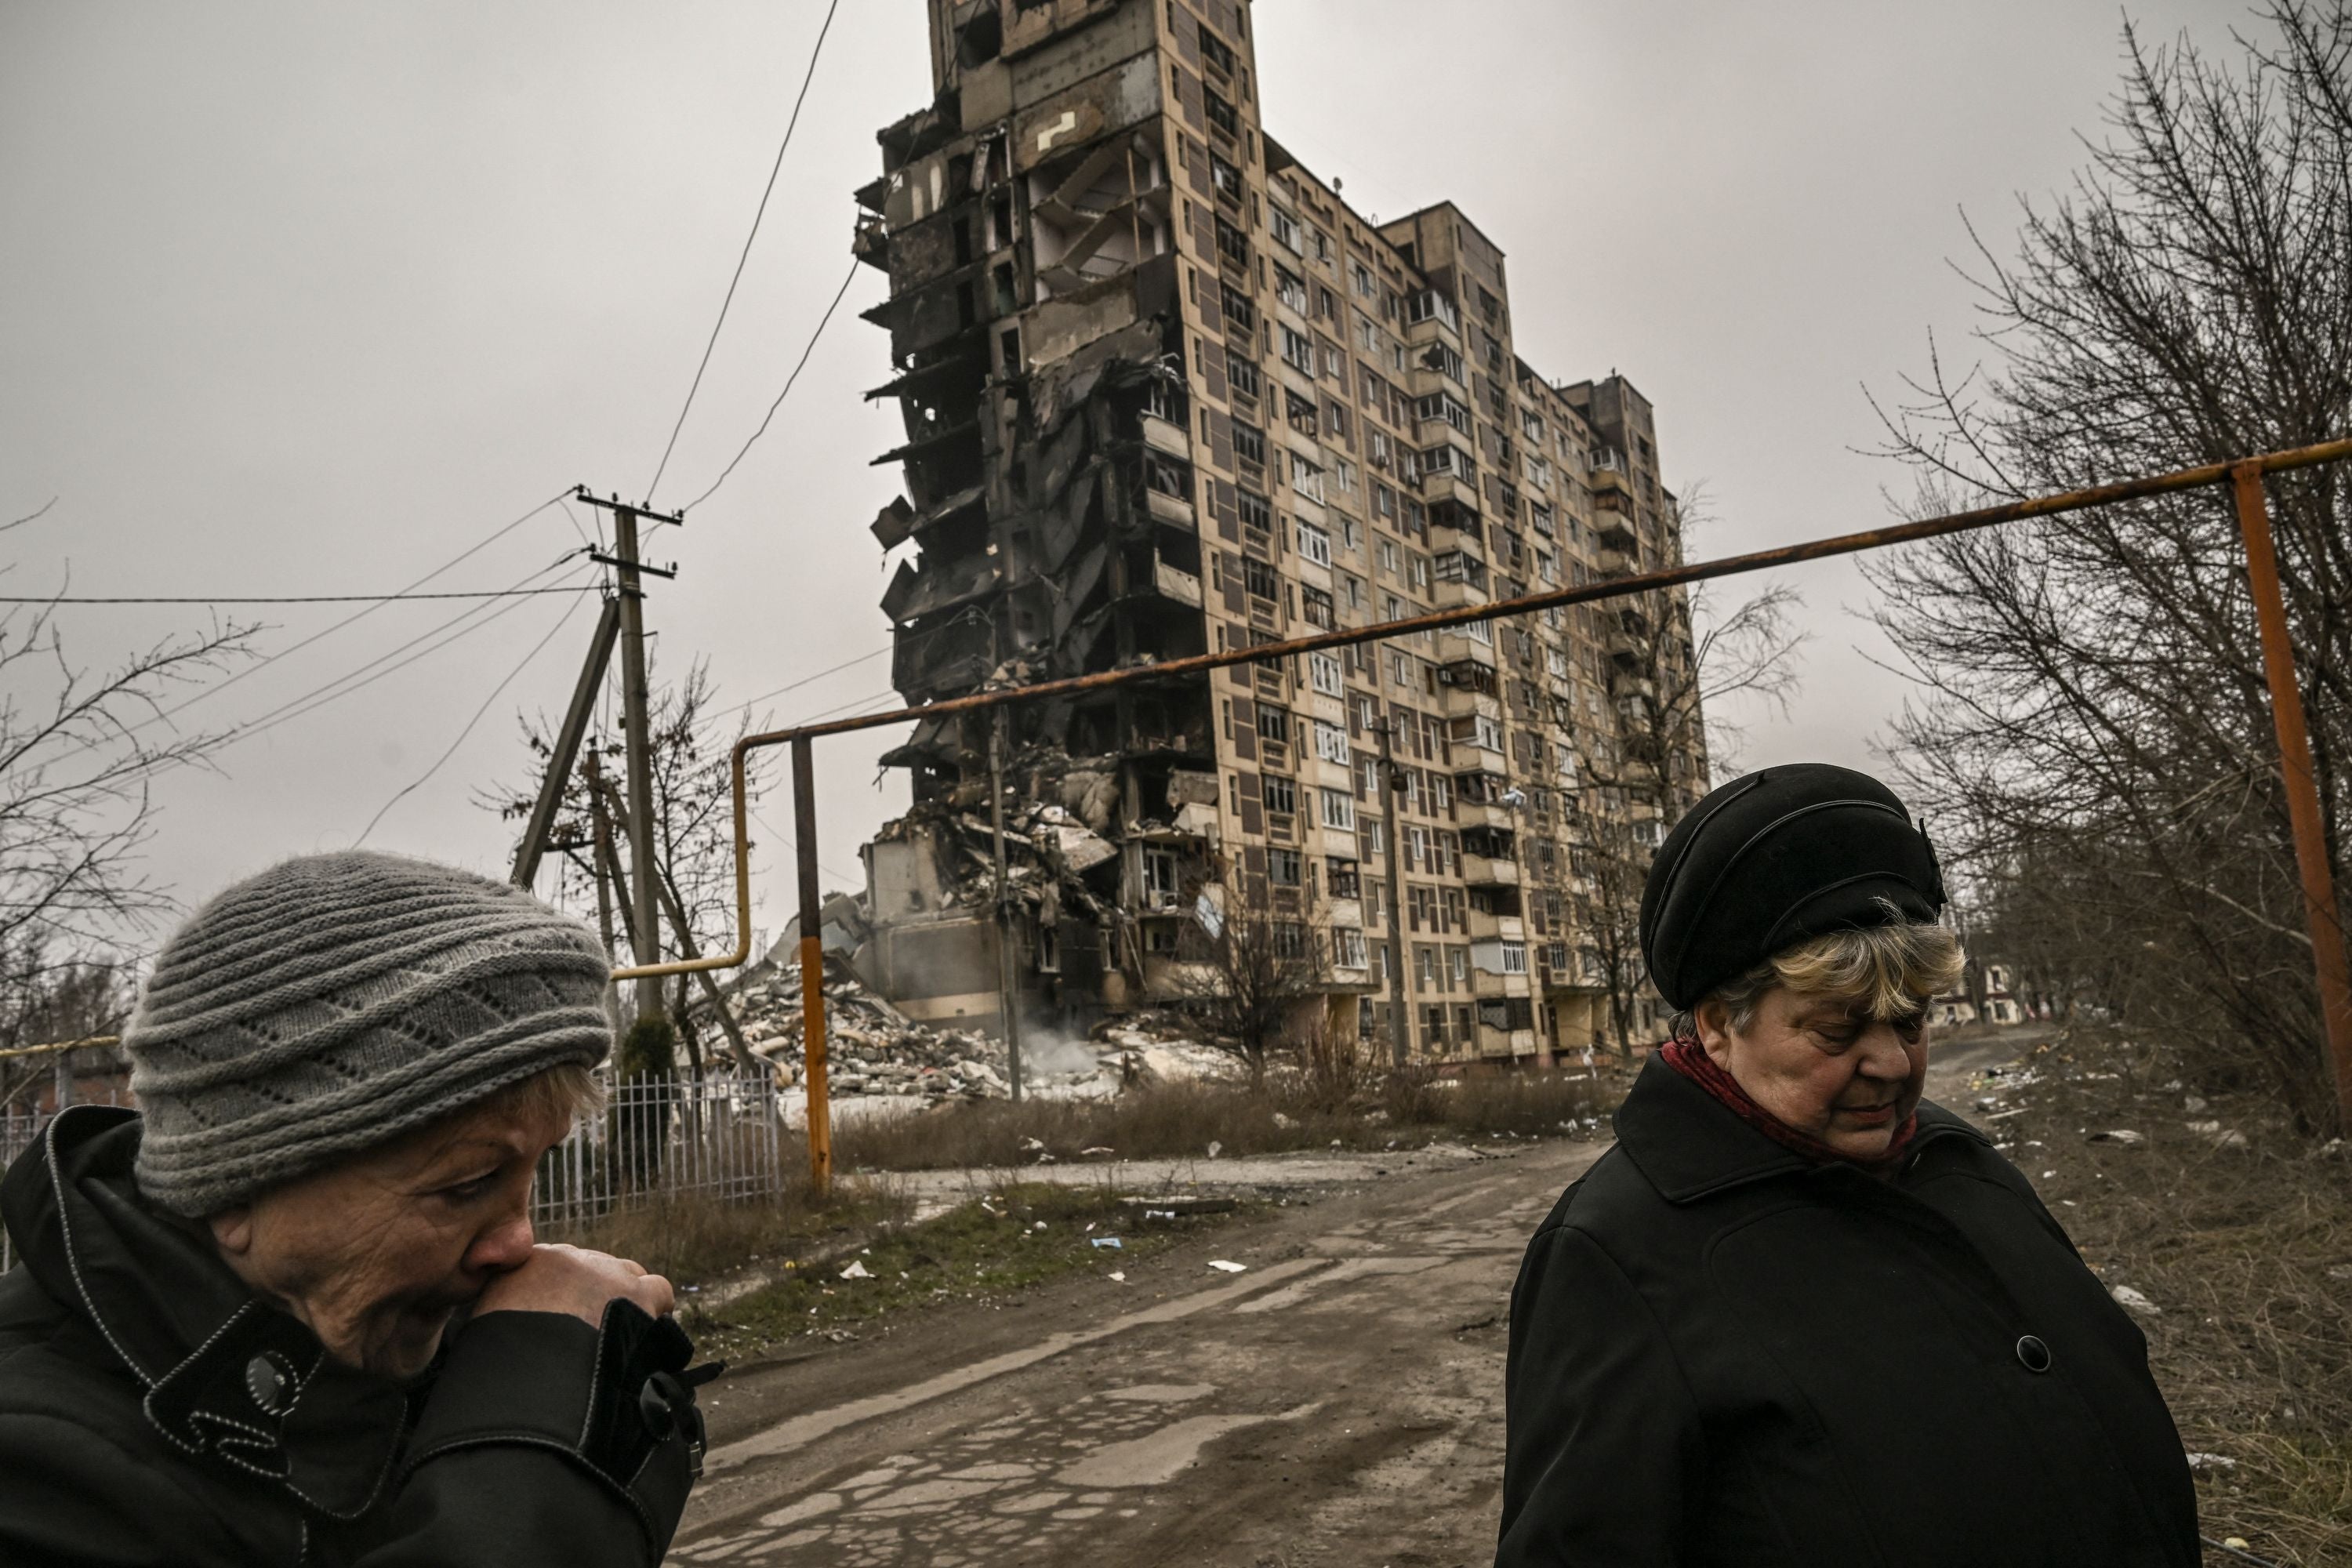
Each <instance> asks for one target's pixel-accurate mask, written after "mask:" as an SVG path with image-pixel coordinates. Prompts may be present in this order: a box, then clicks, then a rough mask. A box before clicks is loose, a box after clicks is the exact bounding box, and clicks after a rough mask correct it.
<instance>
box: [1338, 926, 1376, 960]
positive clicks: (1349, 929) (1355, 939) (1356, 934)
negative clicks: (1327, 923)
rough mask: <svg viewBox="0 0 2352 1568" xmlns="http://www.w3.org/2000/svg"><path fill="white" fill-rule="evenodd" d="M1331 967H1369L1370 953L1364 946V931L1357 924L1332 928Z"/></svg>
mask: <svg viewBox="0 0 2352 1568" xmlns="http://www.w3.org/2000/svg"><path fill="white" fill-rule="evenodd" d="M1331 967H1332V968H1334V969H1368V968H1370V962H1369V954H1368V953H1367V952H1366V951H1365V948H1364V933H1363V932H1362V931H1360V930H1359V929H1358V928H1357V927H1355V926H1333V927H1332V928H1331Z"/></svg>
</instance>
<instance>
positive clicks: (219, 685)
mask: <svg viewBox="0 0 2352 1568" xmlns="http://www.w3.org/2000/svg"><path fill="white" fill-rule="evenodd" d="M571 493H572V491H571V489H570V488H569V487H566V488H565V489H560V490H558V491H556V492H555V493H554V494H553V495H551V496H550V497H548V498H547V499H546V500H543V501H541V502H540V503H539V504H538V505H537V506H535V507H533V508H531V509H530V510H529V511H527V512H525V513H523V514H522V515H521V516H520V517H519V518H516V519H515V520H514V521H512V522H509V523H508V524H506V525H505V526H504V527H502V528H500V529H499V530H497V531H495V532H493V533H491V534H490V535H489V537H488V538H487V539H484V540H482V541H481V542H478V543H477V544H473V545H469V546H468V547H467V548H466V549H464V550H461V551H459V552H457V554H455V555H452V556H451V557H450V558H449V559H448V560H446V561H444V562H443V563H441V564H440V565H438V566H436V567H435V568H433V570H432V571H430V572H427V573H426V574H425V575H424V576H422V577H419V578H418V579H416V581H415V582H414V583H411V584H408V585H407V586H406V587H404V588H402V589H400V590H399V594H407V593H412V592H414V591H415V590H416V589H418V588H422V587H423V586H425V584H427V583H430V582H431V581H433V579H434V578H436V577H438V576H440V575H441V574H443V573H444V572H446V571H448V570H449V569H450V568H451V567H453V566H456V565H457V564H459V563H462V562H464V561H467V560H468V559H470V558H472V557H473V556H476V555H478V554H480V553H481V552H483V551H485V550H488V548H489V547H490V546H491V545H493V544H496V543H497V542H499V540H501V539H504V538H505V537H506V536H507V535H508V534H509V533H512V532H513V531H515V530H516V529H518V528H520V527H521V526H522V525H523V524H524V523H526V522H529V521H530V520H531V519H532V518H535V517H537V516H538V515H539V514H540V513H541V512H543V511H545V510H548V509H549V508H550V507H552V506H554V505H556V504H558V503H559V502H561V501H562V500H563V498H564V497H566V496H568V495H570V494H571ZM543 575H545V574H544V573H536V572H535V573H533V574H531V576H533V577H537V576H543ZM523 581H524V582H526V583H527V582H529V581H530V578H529V577H527V578H524V579H523ZM517 586H520V584H517ZM399 594H395V595H391V596H390V597H387V598H384V599H379V600H377V601H376V602H375V603H374V604H373V605H368V606H367V607H366V608H365V609H362V610H359V611H356V612H354V613H353V614H352V615H348V616H344V617H343V618H342V619H341V620H340V621H337V622H336V623H335V624H334V625H333V626H329V627H327V628H326V629H325V630H323V631H317V632H312V633H311V634H310V636H309V637H304V638H303V639H302V640H301V641H300V642H298V643H295V644H294V645H292V646H291V647H282V648H279V649H278V651H277V652H276V653H273V654H270V655H268V656H267V657H266V658H258V659H256V660H255V661H254V662H253V663H251V664H248V665H247V666H246V667H245V668H243V669H240V670H238V671H237V672H236V674H235V675H232V676H230V677H228V678H227V679H225V680H219V681H215V682H214V683H213V684H212V685H210V686H207V687H205V689H203V690H202V691H199V692H197V693H196V694H195V695H194V696H193V697H191V698H189V699H188V700H186V701H185V702H177V703H174V704H173V705H172V706H171V707H169V708H166V709H164V710H162V711H161V712H159V713H154V714H152V715H150V716H149V717H147V718H145V719H142V720H141V721H139V722H137V723H136V724H132V725H130V726H128V727H127V728H126V730H125V731H124V732H125V733H136V732H137V731H141V730H144V729H147V728H149V727H150V726H152V725H155V724H160V723H162V722H163V721H164V720H166V719H169V718H171V717H172V716H173V714H175V713H184V712H186V711H187V710H189V709H191V708H193V707H194V706H195V705H196V704H197V703H199V702H202V701H204V700H205V699H206V698H209V697H217V696H219V695H220V694H221V693H222V692H224V691H226V690H227V689H229V688H230V687H232V686H235V685H236V683H237V682H238V681H240V680H243V679H245V678H246V677H247V676H248V675H252V674H255V673H257V671H260V670H263V669H267V668H269V667H270V666H271V665H273V664H276V663H277V662H278V660H279V659H281V658H286V657H287V656H288V655H289V654H296V653H299V652H301V651H302V650H303V649H304V648H306V647H310V645H311V644H312V643H314V642H317V641H318V640H319V639H320V638H321V637H332V636H334V635H335V634H336V633H337V632H339V631H341V630H342V629H343V628H344V627H345V626H350V625H351V624H352V622H354V621H358V620H362V619H364V618H365V617H367V616H372V615H373V614H375V613H376V611H378V610H380V609H382V608H383V606H384V605H386V604H389V603H391V602H392V599H394V598H397V597H398V596H399ZM471 613H472V612H471V611H468V612H467V614H471ZM84 749H87V748H84Z"/></svg>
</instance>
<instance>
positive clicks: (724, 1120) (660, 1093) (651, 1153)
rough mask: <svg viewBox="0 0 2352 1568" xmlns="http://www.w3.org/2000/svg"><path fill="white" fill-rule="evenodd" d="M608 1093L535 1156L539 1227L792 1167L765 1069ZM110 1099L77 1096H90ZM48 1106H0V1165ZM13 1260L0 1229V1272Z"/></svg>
mask: <svg viewBox="0 0 2352 1568" xmlns="http://www.w3.org/2000/svg"><path fill="white" fill-rule="evenodd" d="M606 1094H607V1098H608V1100H609V1107H608V1109H607V1110H605V1112H604V1115H602V1116H599V1117H593V1118H591V1119H589V1120H586V1121H581V1122H579V1123H578V1124H576V1125H575V1126H574V1127H573V1128H572V1134H571V1136H570V1137H568V1138H566V1139H564V1141H563V1142H561V1143H559V1144H557V1145H556V1146H555V1147H554V1148H552V1149H551V1150H549V1151H548V1152H547V1155H546V1157H545V1158H544V1159H542V1160H541V1162H540V1166H539V1180H538V1183H537V1184H536V1185H535V1186H534V1188H533V1190H532V1193H531V1201H530V1218H531V1224H532V1226H533V1227H534V1228H536V1229H537V1230H539V1231H541V1232H542V1233H549V1234H555V1235H562V1234H564V1233H567V1232H577V1231H579V1230H581V1229H583V1228H585V1227H586V1226H590V1225H593V1224H594V1223H595V1222H596V1221H597V1220H598V1219H600V1218H602V1217H604V1215H608V1214H611V1213H613V1212H614V1211H615V1210H617V1209H623V1208H626V1207H629V1206H630V1205H635V1204H641V1203H646V1204H650V1203H663V1202H668V1201H671V1200H674V1199H677V1198H681V1197H696V1198H702V1199H707V1200H709V1201H712V1202H718V1203H740V1202H744V1201H747V1200H751V1199H757V1198H766V1197H772V1196H774V1195H775V1194H778V1193H780V1192H782V1190H783V1186H784V1183H785V1180H786V1175H787V1171H788V1169H797V1168H798V1162H799V1159H800V1151H799V1149H798V1147H797V1145H793V1144H789V1142H788V1138H787V1134H786V1132H785V1131H784V1107H783V1102H782V1097H781V1096H780V1095H779V1094H778V1093H777V1089H776V1083H775V1080H774V1079H772V1078H770V1077H768V1076H767V1075H765V1074H749V1073H747V1074H744V1075H743V1076H741V1077H740V1078H739V1077H717V1078H705V1079H681V1080H679V1081H677V1082H672V1083H645V1082H639V1083H624V1084H614V1085H612V1086H610V1087H609V1088H608V1089H607V1090H606ZM83 1100H84V1102H85V1103H89V1104H97V1105H112V1104H114V1103H116V1100H117V1097H116V1096H115V1095H113V1094H110V1093H97V1094H85V1095H84V1096H83ZM51 1114H52V1113H51V1112H48V1111H44V1110H8V1111H0V1167H5V1165H6V1164H7V1163H10V1162H12V1161H14V1160H15V1159H16V1156H17V1155H18V1154H20V1153H22V1152H25V1151H26V1149H29V1148H31V1147H32V1146H33V1145H34V1144H35V1143H36V1142H38V1141H39V1139H40V1136H41V1130H42V1129H43V1128H45V1127H47V1125H48V1123H49V1119H50V1116H51ZM788 1162H789V1165H788ZM15 1261H16V1259H15V1256H14V1253H13V1251H12V1247H11V1243H10V1241H9V1239H8V1238H7V1237H5V1235H0V1272H5V1270H6V1269H8V1268H11V1267H13V1266H14V1264H15Z"/></svg>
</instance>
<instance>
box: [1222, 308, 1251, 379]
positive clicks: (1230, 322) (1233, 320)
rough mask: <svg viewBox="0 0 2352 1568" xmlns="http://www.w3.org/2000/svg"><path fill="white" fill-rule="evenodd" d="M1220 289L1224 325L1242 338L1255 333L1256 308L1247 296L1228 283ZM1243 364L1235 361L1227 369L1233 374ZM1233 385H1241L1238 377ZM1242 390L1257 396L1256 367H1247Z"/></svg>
mask: <svg viewBox="0 0 2352 1568" xmlns="http://www.w3.org/2000/svg"><path fill="white" fill-rule="evenodd" d="M1221 288H1222V290H1223V292H1222V296H1221V298H1222V300H1223V304H1224V307H1225V324H1226V325H1227V326H1228V327H1229V328H1231V329H1232V330H1233V331H1235V332H1239V333H1241V334H1243V335H1244V336H1246V335H1249V334H1251V333H1254V332H1255V331H1257V307H1256V306H1255V305H1253V304H1251V303H1250V301H1249V296H1248V295H1246V294H1244V293H1243V292H1242V291H1241V290H1240V289H1236V288H1234V286H1233V285H1232V284H1230V283H1226V284H1223V285H1221ZM1243 363H1246V362H1241V361H1237V362H1235V363H1234V364H1233V365H1231V366H1230V367H1228V368H1229V370H1231V371H1233V372H1238V371H1239V370H1240V369H1241V368H1242V365H1243ZM1234 385H1236V386H1240V385H1241V380H1240V378H1239V376H1238V375H1236V376H1235V378H1234ZM1243 390H1244V391H1246V392H1247V393H1249V395H1251V396H1253V397H1255V396H1256V395H1257V367H1256V366H1255V365H1251V366H1250V367H1249V385H1248V386H1246V387H1244V388H1243Z"/></svg>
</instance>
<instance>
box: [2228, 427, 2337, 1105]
mask: <svg viewBox="0 0 2352 1568" xmlns="http://www.w3.org/2000/svg"><path fill="white" fill-rule="evenodd" d="M2230 478H2231V482H2232V484H2233V486H2234V488H2235V489H2236V491H2237V500H2238V531H2239V532H2240V533H2241V534H2242V535H2243V536H2244V537H2245V542H2246V579H2247V582H2248V584H2250V585H2251V587H2252V592H2253V600H2254V621H2255V624H2256V625H2257V626H2260V627H2261V628H2262V637H2263V679H2264V680H2265V681H2266V682H2267V683H2268V685H2269V687H2270V694H2271V721H2272V723H2273V725H2274V726H2276V728H2277V730H2278V745H2279V778H2280V782H2281V783H2282V784H2284V786H2285V789H2286V814H2287V823H2288V826H2290V827H2291V828H2292V829H2293V831H2294V858H2295V865H2296V868H2297V869H2298V870H2300V871H2301V872H2302V876H2303V913H2304V920H2305V923H2306V924H2307V925H2308V926H2309V927H2310V930H2311V961H2312V966H2313V968H2314V969H2315V971H2316V972H2317V977H2318V981H2319V1015H2320V1019H2321V1023H2322V1026H2323V1027H2324V1029H2325V1031H2326V1041H2327V1057H2328V1063H2329V1067H2330V1068H2331V1071H2332V1075H2333V1077H2334V1079H2335V1088H2336V1115H2337V1117H2338V1118H2339V1119H2340V1122H2341V1125H2342V1126H2343V1127H2345V1128H2346V1129H2347V1130H2352V963H2347V960H2346V956H2345V951H2344V922H2343V921H2342V919H2341V918H2340V916H2339V914H2338V912H2337V910H2336V886H2335V877H2334V874H2333V873H2332V872H2331V871H2330V869H2329V868H2328V862H2327V832H2326V823H2325V822H2324V821H2323V820H2322V818H2321V816H2320V813H2319V784H2318V781H2317V779H2316V777H2315V774H2314V771H2313V768H2312V762H2311V734H2310V731H2309V730H2308V729H2306V728H2305V723H2304V715H2303V694H2302V691H2301V690H2300V689H2298V688H2297V687H2296V685H2295V676H2294V643H2293V642H2292V641H2291V640H2290V639H2289V637H2288V635H2287V624H2286V602H2285V600H2284V597H2283V595H2281V594H2280V591H2279V574H2278V554H2277V552H2276V550H2275V548H2274V547H2273V543H2272V541H2271V512H2270V500H2269V497H2268V496H2267V495H2266V494H2265V493H2264V491H2263V467H2262V465H2261V464H2260V463H2241V464H2239V465H2238V466H2237V467H2236V468H2232V469H2231V470H2230Z"/></svg>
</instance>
